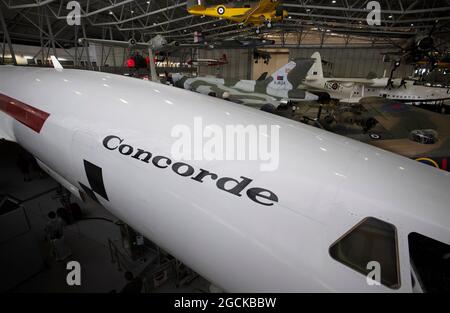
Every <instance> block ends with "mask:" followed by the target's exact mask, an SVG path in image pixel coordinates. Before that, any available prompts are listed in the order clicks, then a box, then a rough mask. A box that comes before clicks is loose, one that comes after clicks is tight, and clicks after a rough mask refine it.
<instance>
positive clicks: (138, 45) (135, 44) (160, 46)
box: [78, 35, 180, 52]
mask: <svg viewBox="0 0 450 313" xmlns="http://www.w3.org/2000/svg"><path fill="white" fill-rule="evenodd" d="M78 42H79V43H80V44H84V43H85V42H87V43H95V44H99V45H105V46H112V47H123V48H135V49H149V48H150V49H152V50H153V51H154V52H156V51H167V50H172V49H175V48H177V47H179V46H180V43H179V42H178V41H172V42H168V41H167V39H166V38H164V37H163V36H161V35H156V36H155V37H153V38H152V39H150V40H149V41H148V42H141V41H137V40H136V39H135V38H130V39H129V40H128V41H120V40H109V39H97V38H79V39H78Z"/></svg>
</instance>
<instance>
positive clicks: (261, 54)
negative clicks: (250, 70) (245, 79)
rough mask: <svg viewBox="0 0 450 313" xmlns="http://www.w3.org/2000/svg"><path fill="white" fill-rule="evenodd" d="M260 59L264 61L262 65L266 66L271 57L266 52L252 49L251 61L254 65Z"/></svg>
mask: <svg viewBox="0 0 450 313" xmlns="http://www.w3.org/2000/svg"><path fill="white" fill-rule="evenodd" d="M260 59H262V60H263V61H264V64H266V65H268V64H269V62H270V60H271V59H272V55H271V54H270V52H268V51H262V50H259V49H256V48H255V49H253V60H254V61H255V64H258V62H259V60H260Z"/></svg>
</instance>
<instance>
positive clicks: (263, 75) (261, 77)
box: [256, 72, 269, 82]
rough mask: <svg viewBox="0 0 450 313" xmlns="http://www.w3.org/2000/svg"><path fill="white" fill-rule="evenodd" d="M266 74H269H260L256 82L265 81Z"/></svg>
mask: <svg viewBox="0 0 450 313" xmlns="http://www.w3.org/2000/svg"><path fill="white" fill-rule="evenodd" d="M268 74H269V73H267V72H264V73H262V74H261V76H259V78H258V79H257V80H256V81H257V82H262V81H265V80H266V78H267V75H268Z"/></svg>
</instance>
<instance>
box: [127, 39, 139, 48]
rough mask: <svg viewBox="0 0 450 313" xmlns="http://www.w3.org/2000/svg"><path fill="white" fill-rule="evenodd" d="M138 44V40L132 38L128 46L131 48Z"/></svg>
mask: <svg viewBox="0 0 450 313" xmlns="http://www.w3.org/2000/svg"><path fill="white" fill-rule="evenodd" d="M136 43H137V41H136V39H134V38H130V39H129V40H128V45H129V46H130V47H133V46H135V45H136Z"/></svg>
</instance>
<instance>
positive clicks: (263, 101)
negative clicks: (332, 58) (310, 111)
mask: <svg viewBox="0 0 450 313" xmlns="http://www.w3.org/2000/svg"><path fill="white" fill-rule="evenodd" d="M312 62H313V61H312V60H310V59H297V60H293V61H291V62H289V63H287V64H286V65H284V66H283V67H281V68H280V69H278V70H277V71H276V72H275V73H273V74H272V75H271V76H270V77H268V78H266V79H264V80H261V79H258V80H256V81H255V80H238V79H222V78H216V77H192V78H191V77H187V76H184V75H181V74H173V75H172V79H173V81H174V85H175V86H176V87H180V88H184V89H188V90H191V91H195V92H198V93H201V94H205V95H210V96H214V97H218V98H222V99H227V100H230V101H232V102H236V103H241V104H245V105H248V106H254V107H258V108H261V107H263V106H268V107H270V108H272V109H274V108H277V107H278V106H280V105H286V104H288V103H289V102H298V101H316V100H319V97H318V96H317V95H315V94H312V93H309V92H305V91H303V90H300V89H297V88H296V87H297V86H298V85H299V84H300V81H301V79H302V78H303V77H305V75H306V73H307V71H308V69H309V68H310V67H311V64H312ZM266 109H268V108H266Z"/></svg>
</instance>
